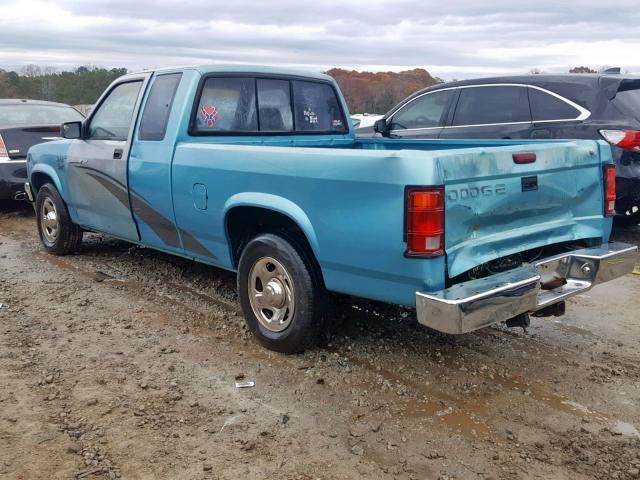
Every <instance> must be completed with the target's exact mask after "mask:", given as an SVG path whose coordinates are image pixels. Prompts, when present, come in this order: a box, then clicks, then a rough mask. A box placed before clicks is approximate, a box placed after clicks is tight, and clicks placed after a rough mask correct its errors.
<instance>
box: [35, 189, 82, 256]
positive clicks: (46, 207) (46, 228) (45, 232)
mask: <svg viewBox="0 0 640 480" xmlns="http://www.w3.org/2000/svg"><path fill="white" fill-rule="evenodd" d="M36 223H37V225H38V234H39V235H40V241H41V242H42V245H43V246H44V248H45V250H46V251H47V252H48V253H51V254H53V255H67V254H69V253H73V252H75V251H76V250H78V248H79V247H80V243H81V242H82V229H81V228H80V227H79V226H78V225H76V224H75V223H73V222H72V221H71V217H70V216H69V210H67V205H66V204H65V203H64V200H63V199H62V197H61V196H60V193H58V190H57V189H56V187H55V186H53V185H52V184H50V183H45V184H44V185H43V186H42V187H40V189H39V190H38V195H37V196H36Z"/></svg>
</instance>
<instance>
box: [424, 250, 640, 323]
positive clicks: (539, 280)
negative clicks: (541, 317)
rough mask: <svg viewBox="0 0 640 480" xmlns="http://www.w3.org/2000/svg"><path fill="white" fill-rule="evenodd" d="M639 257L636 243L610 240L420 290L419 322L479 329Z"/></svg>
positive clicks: (554, 299)
mask: <svg viewBox="0 0 640 480" xmlns="http://www.w3.org/2000/svg"><path fill="white" fill-rule="evenodd" d="M637 255H638V247H636V246H632V245H628V244H625V243H609V244H604V245H600V246H599V247H593V248H584V249H580V250H573V251H570V252H567V253H563V254H560V255H556V256H553V257H549V258H545V259H542V260H539V261H537V262H536V263H533V264H528V265H525V266H522V267H519V268H516V269H513V270H509V271H507V272H503V273H499V274H496V275H492V276H490V277H486V278H480V279H477V280H471V281H468V282H463V283H460V284H457V285H454V286H452V287H450V288H446V289H444V290H440V291H438V292H429V293H423V292H417V293H416V313H417V317H418V322H420V323H421V324H423V325H426V326H427V327H430V328H433V329H434V330H438V331H440V332H444V333H450V334H460V333H466V332H471V331H474V330H478V329H480V328H483V327H486V326H488V325H491V324H493V323H497V322H503V321H506V320H509V319H510V318H513V317H515V316H516V315H519V314H521V313H527V312H535V311H536V310H540V309H542V308H545V307H548V306H550V305H553V304H555V303H558V302H561V301H563V300H565V299H567V298H569V297H572V296H573V295H577V294H579V293H582V292H586V291H587V290H589V289H591V288H592V287H594V286H595V285H598V284H600V283H604V282H608V281H609V280H613V279H614V278H618V277H621V276H623V275H626V274H627V273H630V272H632V271H633V269H634V267H635V263H636V258H637ZM555 285H559V286H555ZM554 286H555V288H552V287H554Z"/></svg>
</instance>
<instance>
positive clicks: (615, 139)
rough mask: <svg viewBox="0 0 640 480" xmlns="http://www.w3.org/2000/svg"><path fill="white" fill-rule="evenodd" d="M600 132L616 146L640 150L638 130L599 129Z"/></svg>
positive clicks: (639, 133)
mask: <svg viewBox="0 0 640 480" xmlns="http://www.w3.org/2000/svg"><path fill="white" fill-rule="evenodd" d="M600 134H601V135H602V136H603V137H604V139H605V140H606V141H607V142H609V143H611V144H612V145H615V146H616V147H620V148H623V149H624V150H633V151H636V152H640V132H639V131H637V130H600Z"/></svg>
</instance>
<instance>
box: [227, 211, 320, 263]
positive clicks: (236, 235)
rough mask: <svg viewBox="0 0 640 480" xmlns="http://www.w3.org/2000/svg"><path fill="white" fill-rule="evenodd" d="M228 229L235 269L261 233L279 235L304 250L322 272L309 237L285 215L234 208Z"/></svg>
mask: <svg viewBox="0 0 640 480" xmlns="http://www.w3.org/2000/svg"><path fill="white" fill-rule="evenodd" d="M226 227H227V234H228V235H229V241H230V244H231V255H232V258H233V265H234V267H237V266H238V262H239V261H240V255H241V254H242V250H243V248H244V246H245V245H246V244H247V243H248V242H249V240H251V239H252V238H254V237H255V236H256V235H259V234H261V233H279V234H282V235H284V236H286V237H288V238H292V239H293V240H294V241H296V243H298V244H299V246H300V247H302V248H304V249H305V252H304V253H306V254H308V255H309V257H310V260H311V261H312V262H314V265H315V266H316V267H317V268H318V271H320V266H319V265H318V262H317V259H316V258H315V255H314V254H313V249H312V248H311V245H310V244H309V240H308V239H307V236H306V235H305V234H304V232H303V231H302V229H301V228H300V227H299V226H298V224H297V223H296V222H295V221H293V220H292V219H291V217H289V216H287V215H285V214H283V213H280V212H276V211H274V210H269V209H268V208H260V207H234V208H232V209H231V210H229V212H228V213H227V220H226Z"/></svg>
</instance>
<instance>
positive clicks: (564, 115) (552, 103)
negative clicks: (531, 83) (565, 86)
mask: <svg viewBox="0 0 640 480" xmlns="http://www.w3.org/2000/svg"><path fill="white" fill-rule="evenodd" d="M529 102H530V103H531V116H532V118H533V121H534V122H543V121H545V120H573V119H575V118H578V116H580V112H579V111H578V110H576V109H575V108H573V107H572V106H571V105H569V104H568V103H567V102H565V101H564V100H562V99H560V98H558V97H554V96H553V95H549V94H548V93H545V92H542V91H540V90H538V89H536V88H529Z"/></svg>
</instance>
